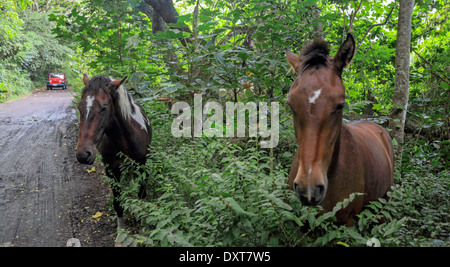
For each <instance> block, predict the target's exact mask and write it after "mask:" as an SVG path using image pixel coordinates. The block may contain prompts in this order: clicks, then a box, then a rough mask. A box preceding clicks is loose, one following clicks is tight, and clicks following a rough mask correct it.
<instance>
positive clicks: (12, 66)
mask: <svg viewBox="0 0 450 267" xmlns="http://www.w3.org/2000/svg"><path fill="white" fill-rule="evenodd" d="M8 2H9V1H6V2H5V1H3V2H1V3H0V9H1V10H2V15H1V16H0V25H1V27H0V103H1V102H3V101H6V100H7V99H8V98H10V97H12V96H15V95H23V94H26V93H28V92H30V91H31V90H33V89H34V88H36V87H44V86H45V82H46V80H47V79H48V74H49V73H50V72H65V73H66V75H67V76H69V80H70V78H71V74H72V70H71V69H70V68H66V64H67V61H68V58H70V54H72V53H73V51H72V49H70V48H69V46H68V45H67V44H62V43H61V41H60V40H58V39H56V36H55V35H53V34H52V33H51V32H52V29H53V28H54V23H51V22H49V21H48V15H47V14H46V13H39V12H35V11H30V10H28V9H27V7H28V4H29V3H28V2H27V1H19V2H17V1H16V4H13V3H8ZM3 5H5V6H3ZM3 9H5V10H7V12H5V13H3Z"/></svg>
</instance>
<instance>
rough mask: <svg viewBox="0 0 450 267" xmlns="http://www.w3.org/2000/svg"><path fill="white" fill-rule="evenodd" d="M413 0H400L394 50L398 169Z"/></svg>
mask: <svg viewBox="0 0 450 267" xmlns="http://www.w3.org/2000/svg"><path fill="white" fill-rule="evenodd" d="M413 8H414V0H400V10H399V14H398V28H397V48H396V51H395V88H394V99H393V105H394V107H393V114H392V121H391V125H392V127H391V128H392V137H393V138H395V140H396V141H397V142H395V141H394V143H396V144H397V145H396V146H395V155H396V159H397V160H396V166H397V168H398V170H399V167H400V163H401V158H402V151H403V143H404V134H405V120H406V111H407V108H408V96H409V64H410V62H409V57H410V45H411V19H412V12H413Z"/></svg>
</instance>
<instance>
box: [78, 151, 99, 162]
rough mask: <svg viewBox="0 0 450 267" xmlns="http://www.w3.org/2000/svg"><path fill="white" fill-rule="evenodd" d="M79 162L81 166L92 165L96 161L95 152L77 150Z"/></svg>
mask: <svg viewBox="0 0 450 267" xmlns="http://www.w3.org/2000/svg"><path fill="white" fill-rule="evenodd" d="M77 160H78V162H79V163H81V164H88V165H91V164H93V163H94V161H95V151H92V150H89V149H86V150H77Z"/></svg>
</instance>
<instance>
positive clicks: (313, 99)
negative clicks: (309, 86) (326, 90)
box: [308, 88, 322, 104]
mask: <svg viewBox="0 0 450 267" xmlns="http://www.w3.org/2000/svg"><path fill="white" fill-rule="evenodd" d="M321 92H322V88H320V89H319V90H316V91H314V92H313V93H312V94H311V96H310V97H308V102H309V103H310V104H315V103H316V100H317V98H319V96H320V93H321Z"/></svg>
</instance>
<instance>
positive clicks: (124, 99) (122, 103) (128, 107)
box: [83, 75, 138, 119]
mask: <svg viewBox="0 0 450 267" xmlns="http://www.w3.org/2000/svg"><path fill="white" fill-rule="evenodd" d="M111 81H114V79H113V78H112V77H108V76H104V75H96V76H94V77H92V79H90V80H89V83H88V84H87V85H86V87H85V88H84V89H83V94H85V93H86V92H87V91H90V92H93V93H95V94H98V90H99V89H100V88H101V89H103V90H104V91H105V92H108V91H107V90H106V86H107V85H108V83H110V82H111ZM112 96H113V97H115V98H116V99H117V103H118V105H119V107H120V113H121V114H122V117H123V118H125V119H129V118H130V117H132V116H133V114H134V113H135V112H136V109H137V108H138V107H137V106H136V104H135V102H134V100H133V97H132V96H131V95H130V93H128V91H127V90H126V89H125V87H123V85H120V87H119V88H118V89H117V91H116V93H113V92H112Z"/></svg>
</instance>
